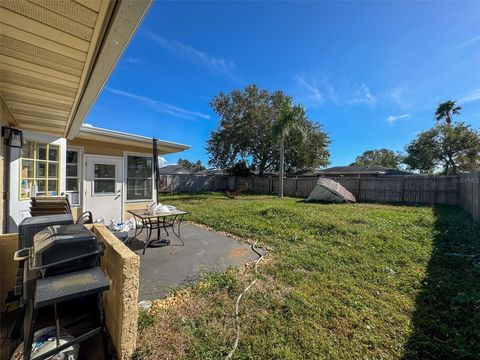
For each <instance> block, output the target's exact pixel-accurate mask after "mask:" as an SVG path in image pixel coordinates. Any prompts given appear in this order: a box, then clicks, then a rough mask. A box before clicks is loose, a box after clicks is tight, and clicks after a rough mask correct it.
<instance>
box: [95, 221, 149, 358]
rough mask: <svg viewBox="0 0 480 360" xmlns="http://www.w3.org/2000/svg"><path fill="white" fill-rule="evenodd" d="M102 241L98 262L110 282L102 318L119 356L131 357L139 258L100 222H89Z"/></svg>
mask: <svg viewBox="0 0 480 360" xmlns="http://www.w3.org/2000/svg"><path fill="white" fill-rule="evenodd" d="M90 226H91V227H92V231H93V232H94V234H95V235H96V236H97V238H98V239H99V240H100V241H102V242H103V243H104V244H105V254H104V255H103V257H102V259H101V261H100V266H101V267H102V270H103V271H104V273H105V275H106V276H107V278H108V280H109V282H110V289H109V290H108V291H106V292H105V293H104V295H103V302H104V307H105V322H106V326H107V329H108V332H109V334H110V336H111V339H112V342H113V345H114V347H115V350H116V352H117V356H118V358H119V359H120V360H126V359H130V357H131V356H132V354H133V352H134V351H135V348H136V343H137V323H138V289H139V269H140V258H139V256H138V255H137V254H135V253H134V252H133V251H131V250H130V249H129V248H128V247H127V246H125V244H123V242H121V241H120V240H119V239H118V238H116V237H115V236H114V235H113V234H112V233H111V232H110V231H109V230H108V229H107V228H106V227H105V226H103V225H98V224H95V225H90Z"/></svg>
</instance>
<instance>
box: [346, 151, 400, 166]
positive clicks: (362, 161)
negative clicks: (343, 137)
mask: <svg viewBox="0 0 480 360" xmlns="http://www.w3.org/2000/svg"><path fill="white" fill-rule="evenodd" d="M401 163H402V156H401V155H400V154H398V153H397V154H396V153H395V152H393V151H392V150H389V149H375V150H367V151H364V152H363V153H362V154H361V155H359V156H357V157H356V159H355V162H353V163H351V164H350V165H357V166H369V165H379V166H384V167H387V168H392V169H398V168H399V167H400V164H401Z"/></svg>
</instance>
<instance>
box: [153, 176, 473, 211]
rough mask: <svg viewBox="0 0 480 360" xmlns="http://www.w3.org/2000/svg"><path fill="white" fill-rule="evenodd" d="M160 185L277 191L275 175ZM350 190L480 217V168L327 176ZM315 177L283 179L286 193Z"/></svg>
mask: <svg viewBox="0 0 480 360" xmlns="http://www.w3.org/2000/svg"><path fill="white" fill-rule="evenodd" d="M160 179H161V184H162V186H169V187H170V188H171V189H172V192H174V193H181V192H202V191H227V190H229V191H232V190H236V189H239V188H244V187H246V186H248V188H249V189H251V191H252V192H254V193H258V194H277V193H278V187H279V180H278V178H269V177H251V178H240V177H233V176H223V175H213V176H197V175H162V176H160ZM330 179H332V180H334V181H337V182H339V183H340V184H341V185H342V186H344V187H345V188H346V189H347V190H348V191H350V192H351V193H352V194H353V195H354V196H355V197H356V198H357V201H360V202H362V201H365V202H380V203H407V204H447V205H460V206H461V207H462V208H464V209H465V210H466V211H467V212H468V213H470V214H472V216H473V218H474V219H476V220H480V171H475V172H472V173H469V174H462V175H453V176H444V175H441V176H438V175H436V176H433V175H432V176H423V175H411V176H383V177H382V176H379V177H362V178H359V177H330ZM317 180H318V177H299V178H295V177H288V178H285V180H284V194H285V196H297V197H307V196H308V195H309V194H310V192H311V191H312V190H313V189H314V188H315V186H316V184H317Z"/></svg>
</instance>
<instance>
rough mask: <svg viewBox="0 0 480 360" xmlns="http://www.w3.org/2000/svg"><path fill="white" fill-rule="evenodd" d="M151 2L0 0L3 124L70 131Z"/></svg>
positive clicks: (70, 135)
mask: <svg viewBox="0 0 480 360" xmlns="http://www.w3.org/2000/svg"><path fill="white" fill-rule="evenodd" d="M150 4H151V0H135V1H90V0H76V1H73V0H65V1H41V2H34V1H31V2H26V1H2V2H1V3H0V11H1V13H2V16H1V26H0V53H1V54H2V61H1V63H0V97H1V101H2V102H4V105H5V107H6V109H7V111H8V112H9V113H10V115H11V117H10V116H9V124H10V125H12V126H15V127H18V128H21V129H25V130H31V131H36V132H40V133H47V134H53V135H58V136H61V137H68V138H69V139H72V138H74V137H75V136H76V134H77V132H78V130H79V129H80V127H81V124H82V123H83V120H84V118H85V116H86V114H87V113H88V111H89V110H90V108H91V106H92V104H93V103H94V101H95V99H96V98H97V96H98V94H99V92H100V91H101V89H102V88H103V86H104V84H105V83H106V81H107V80H108V77H109V75H110V73H111V72H112V70H113V69H114V67H115V65H116V63H117V61H118V59H119V58H120V56H121V55H122V53H123V51H124V49H125V48H126V46H127V44H128V42H129V40H130V38H131V37H132V35H133V33H134V32H135V30H136V28H137V26H138V25H139V24H140V22H141V20H142V18H143V16H144V15H145V13H146V11H147V10H148V8H149V6H150ZM2 106H3V105H2Z"/></svg>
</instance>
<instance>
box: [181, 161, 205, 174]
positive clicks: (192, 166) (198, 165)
mask: <svg viewBox="0 0 480 360" xmlns="http://www.w3.org/2000/svg"><path fill="white" fill-rule="evenodd" d="M177 164H178V165H180V166H182V167H183V168H185V169H187V170H190V171H191V172H197V171H202V170H205V166H203V164H202V162H201V161H200V160H198V161H197V162H192V161H189V160H187V159H178V161H177Z"/></svg>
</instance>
